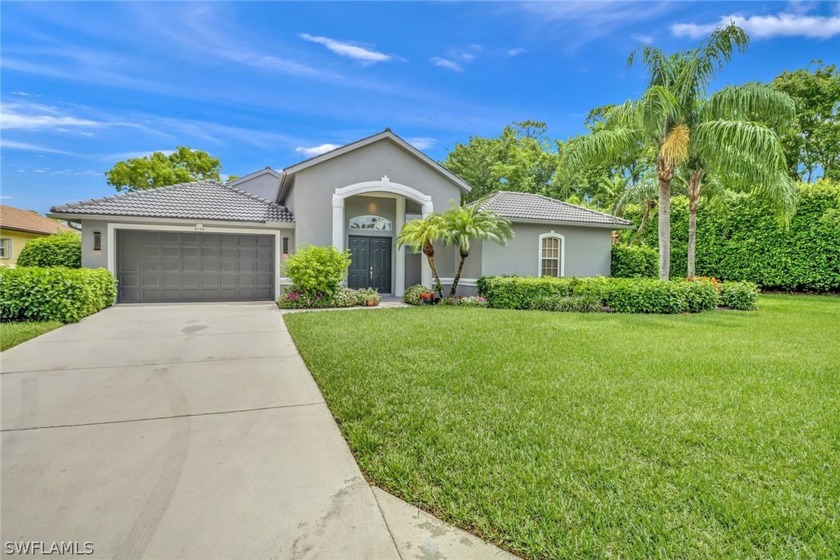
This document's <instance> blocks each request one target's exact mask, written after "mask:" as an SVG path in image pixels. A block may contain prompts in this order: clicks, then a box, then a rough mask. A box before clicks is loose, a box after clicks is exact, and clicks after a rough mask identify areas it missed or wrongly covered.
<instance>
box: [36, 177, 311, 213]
mask: <svg viewBox="0 0 840 560" xmlns="http://www.w3.org/2000/svg"><path fill="white" fill-rule="evenodd" d="M52 213H54V214H91V215H97V214H98V215H109V216H142V217H148V218H189V219H195V220H224V221H234V222H261V223H262V222H294V221H295V217H294V215H293V214H292V213H291V212H289V210H288V209H287V208H286V207H285V206H280V205H279V204H275V203H273V202H269V201H268V200H265V199H262V198H259V197H257V196H255V195H253V194H250V193H248V192H245V191H242V190H239V189H237V188H234V187H231V186H229V185H225V184H222V183H217V182H215V181H196V182H193V183H179V184H177V185H172V186H169V187H161V188H158V189H149V190H146V191H135V192H130V193H125V194H118V195H115V196H109V197H105V198H97V199H93V200H87V201H83V202H74V203H72V204H65V205H63V206H54V207H53V208H52Z"/></svg>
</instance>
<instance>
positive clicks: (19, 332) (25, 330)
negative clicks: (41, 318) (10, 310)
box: [0, 321, 61, 351]
mask: <svg viewBox="0 0 840 560" xmlns="http://www.w3.org/2000/svg"><path fill="white" fill-rule="evenodd" d="M60 326H61V323H59V322H57V321H49V322H44V323H0V351H2V350H7V349H9V348H11V347H12V346H17V345H18V344H20V343H21V342H26V341H27V340H29V339H30V338H35V337H36V336H40V335H42V334H44V333H46V332H50V331H51V330H53V329H57V328H58V327H60Z"/></svg>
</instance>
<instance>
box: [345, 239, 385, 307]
mask: <svg viewBox="0 0 840 560" xmlns="http://www.w3.org/2000/svg"><path fill="white" fill-rule="evenodd" d="M350 259H351V261H350V273H349V275H348V277H347V286H348V287H349V288H353V289H354V290H358V289H360V288H373V289H375V290H376V291H377V292H380V293H385V294H387V293H390V292H391V238H390V237H367V236H361V235H351V236H350Z"/></svg>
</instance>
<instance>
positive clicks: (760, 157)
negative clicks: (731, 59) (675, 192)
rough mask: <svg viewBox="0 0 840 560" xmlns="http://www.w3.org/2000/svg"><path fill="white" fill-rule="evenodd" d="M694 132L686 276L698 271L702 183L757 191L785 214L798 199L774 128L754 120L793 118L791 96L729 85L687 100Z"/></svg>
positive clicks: (759, 87)
mask: <svg viewBox="0 0 840 560" xmlns="http://www.w3.org/2000/svg"><path fill="white" fill-rule="evenodd" d="M687 104H688V105H689V106H690V107H694V108H695V109H694V110H692V111H689V112H688V115H687V124H688V126H689V129H690V131H691V134H690V137H689V138H690V139H689V157H688V162H687V164H686V168H687V172H688V180H687V190H688V211H689V217H688V276H689V277H693V276H695V270H696V257H695V255H696V251H697V209H698V207H699V205H700V197H701V195H702V193H703V185H704V182H707V181H708V179H716V180H717V181H719V182H721V183H722V184H725V185H726V186H727V187H728V188H729V189H731V190H740V191H755V192H758V193H760V194H762V195H763V196H764V197H765V198H767V199H769V200H772V201H773V202H774V203H775V204H776V208H777V209H778V211H779V213H781V214H783V215H786V214H788V213H789V212H790V211H791V210H792V209H793V206H794V204H795V202H796V188H795V185H794V184H793V181H791V180H790V178H789V177H788V175H787V173H786V167H787V165H786V163H785V156H784V151H783V149H782V144H781V142H780V141H779V138H778V136H777V135H776V132H775V131H774V130H772V129H771V128H770V127H768V126H767V125H765V124H763V123H761V122H759V121H757V120H756V118H757V117H761V118H763V119H764V120H765V121H769V122H773V121H777V122H778V121H790V120H792V119H793V117H794V112H795V110H794V103H793V100H792V99H791V98H790V97H789V96H788V95H787V94H785V93H782V92H779V91H776V90H774V89H772V88H770V87H767V86H763V85H759V84H748V85H745V86H740V87H727V88H724V89H722V90H721V91H719V92H717V93H715V94H714V95H712V96H711V97H709V98H708V99H706V100H702V99H692V100H689V103H687Z"/></svg>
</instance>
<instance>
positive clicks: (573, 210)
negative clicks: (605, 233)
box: [476, 191, 633, 226]
mask: <svg viewBox="0 0 840 560" xmlns="http://www.w3.org/2000/svg"><path fill="white" fill-rule="evenodd" d="M476 204H478V205H479V207H480V208H481V209H482V210H487V211H490V212H493V213H495V214H498V215H499V216H503V217H505V218H508V219H511V220H514V221H515V220H517V219H520V220H535V221H545V222H568V223H581V224H587V225H595V226H632V225H633V222H630V221H627V220H624V219H622V218H618V217H616V216H611V215H609V214H604V213H601V212H596V211H595V210H589V209H588V208H583V207H581V206H575V205H574V204H569V203H568V202H561V201H559V200H555V199H553V198H549V197H547V196H542V195H539V194H531V193H521V192H508V191H498V192H495V193H493V194H491V195H489V196H487V197H486V198H484V199H482V200H479V201H478V202H476Z"/></svg>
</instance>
